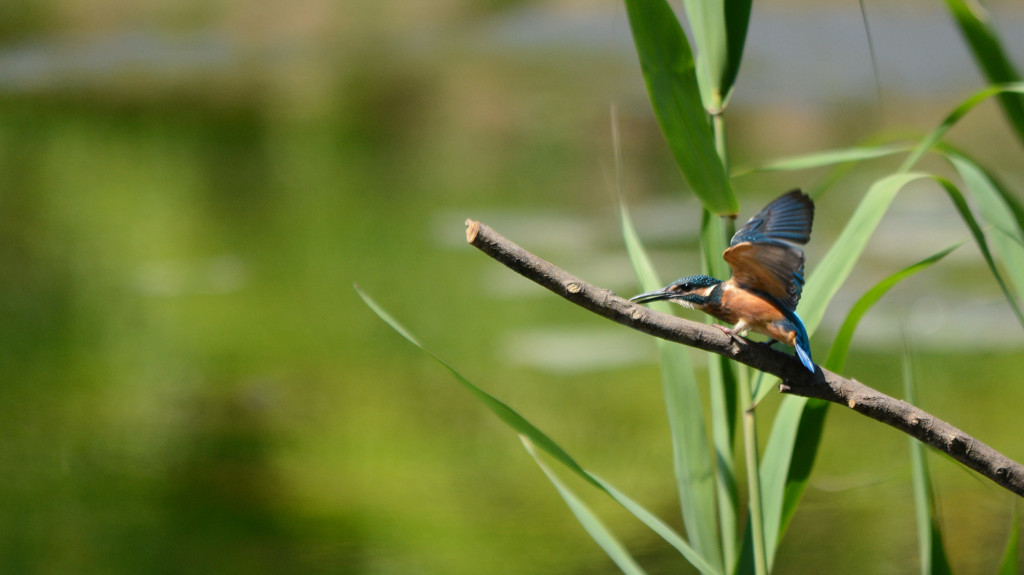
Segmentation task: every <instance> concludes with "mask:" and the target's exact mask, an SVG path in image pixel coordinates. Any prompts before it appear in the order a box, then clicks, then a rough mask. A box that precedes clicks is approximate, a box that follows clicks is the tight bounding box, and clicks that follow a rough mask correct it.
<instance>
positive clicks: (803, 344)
mask: <svg viewBox="0 0 1024 575" xmlns="http://www.w3.org/2000/svg"><path fill="white" fill-rule="evenodd" d="M790 314H792V315H793V317H792V318H790V321H791V322H793V325H794V326H795V327H796V345H795V346H794V348H795V349H796V356H797V357H798V358H800V363H802V364H804V367H806V368H807V369H809V370H811V373H814V362H813V361H811V340H810V338H808V337H807V328H805V327H804V322H803V321H802V320H801V319H800V316H798V315H796V312H788V313H787V314H786V315H790Z"/></svg>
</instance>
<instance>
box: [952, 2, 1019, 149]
mask: <svg viewBox="0 0 1024 575" xmlns="http://www.w3.org/2000/svg"><path fill="white" fill-rule="evenodd" d="M946 6H948V7H949V11H950V12H952V14H953V18H955V19H956V24H957V26H958V27H959V28H960V33H961V34H963V36H964V38H965V39H966V40H967V43H968V44H969V45H970V47H971V53H972V54H973V55H974V61H975V62H977V64H978V66H980V67H981V69H982V71H983V72H984V73H985V77H986V78H988V81H989V82H990V83H992V84H1004V83H1008V82H1020V80H1021V78H1020V74H1019V73H1017V69H1016V68H1015V67H1014V65H1013V62H1011V61H1010V58H1009V56H1007V54H1006V51H1005V50H1004V49H1003V46H1002V44H1001V43H1000V42H999V36H998V35H996V31H995V29H994V28H993V27H992V26H991V25H990V24H989V22H988V14H986V13H985V12H984V9H983V8H982V7H981V5H979V4H978V2H971V3H970V4H969V5H968V2H966V1H965V0H946ZM999 105H1000V106H1001V107H1002V109H1003V114H1005V115H1006V118H1007V120H1009V121H1010V124H1011V125H1012V126H1013V127H1014V133H1015V134H1017V138H1018V139H1019V140H1020V141H1021V142H1022V143H1024V97H1021V96H1020V95H1019V94H1000V95H999Z"/></svg>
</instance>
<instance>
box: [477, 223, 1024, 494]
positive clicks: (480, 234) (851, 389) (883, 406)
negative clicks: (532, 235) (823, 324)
mask: <svg viewBox="0 0 1024 575" xmlns="http://www.w3.org/2000/svg"><path fill="white" fill-rule="evenodd" d="M466 241H467V242H469V244H470V245H472V246H474V247H476V248H477V249H479V250H480V251H482V252H484V253H485V254H487V255H489V256H491V257H492V258H494V259H495V260H497V261H499V262H501V263H502V264H505V265H506V266H507V267H508V268H510V269H511V270H512V271H514V272H516V273H518V274H520V275H522V276H524V277H526V278H528V279H530V280H533V281H534V282H536V283H537V284H540V285H541V286H543V287H545V288H547V289H549V290H551V291H552V292H554V293H556V294H558V295H560V296H562V297H563V298H565V299H567V300H569V301H571V302H572V303H574V304H576V305H579V306H581V307H583V308H586V309H588V310H590V311H592V312H594V313H596V314H598V315H600V316H603V317H606V318H608V319H610V320H612V321H614V322H616V323H619V324H622V325H624V326H627V327H631V328H633V329H635V330H638V331H642V332H644V333H647V334H650V335H653V336H655V337H660V338H662V339H665V340H668V341H672V342H676V343H681V344H683V345H687V346H690V347H695V348H698V349H702V350H705V351H709V352H712V353H717V354H719V355H723V356H725V357H728V358H730V359H733V360H735V361H738V362H740V363H744V364H746V365H749V366H751V367H753V368H755V369H759V370H761V371H763V372H765V373H770V374H772V375H775V376H778V377H779V378H780V379H782V383H781V384H779V391H780V392H782V393H789V394H793V395H799V396H803V397H811V398H818V399H824V400H827V401H831V402H833V403H838V404H840V405H843V406H846V407H848V408H850V409H852V410H854V411H856V412H858V413H861V414H864V415H866V416H868V417H870V418H871V419H874V420H876V421H880V422H882V423H884V424H886V425H889V426H891V427H894V428H896V429H898V430H900V431H902V432H903V433H906V434H908V435H911V436H913V437H915V438H917V439H918V440H920V441H922V442H923V443H925V444H926V445H930V446H932V447H934V448H935V449H938V450H939V451H942V452H944V453H946V454H947V455H949V456H950V457H952V458H953V459H955V460H957V461H959V462H960V463H963V464H964V465H966V466H967V467H970V468H971V469H973V470H975V471H977V472H978V473H980V474H982V475H984V476H985V477H987V478H989V479H991V480H992V481H994V482H996V483H997V484H999V485H1001V486H1003V487H1005V488H1006V489H1009V490H1010V491H1012V492H1014V493H1016V494H1017V495H1019V496H1022V497H1024V466H1022V465H1021V464H1020V463H1017V462H1016V461H1013V460H1012V459H1010V458H1008V457H1006V456H1005V455H1003V454H1001V453H999V452H998V451H996V450H995V449H993V448H991V447H989V446H988V445H986V444H984V443H982V442H981V441H978V440H977V439H975V438H974V437H971V436H970V435H968V434H967V433H964V432H963V431H961V430H960V429H957V428H956V427H954V426H952V425H950V424H949V423H946V422H945V421H943V420H941V419H939V418H937V417H935V416H934V415H931V414H929V413H928V412H926V411H924V410H922V409H919V408H917V407H914V406H913V405H910V404H909V403H907V402H905V401H902V400H899V399H896V398H893V397H890V396H888V395H886V394H884V393H882V392H880V391H877V390H875V389H872V388H870V387H868V386H866V385H864V384H863V383H861V382H859V381H857V380H855V379H847V378H844V377H842V376H840V375H837V374H835V373H832V372H831V371H828V370H825V369H823V368H821V367H820V366H819V367H818V370H817V371H815V372H814V374H811V373H810V372H808V371H807V369H806V368H804V367H803V366H802V365H801V364H800V362H799V361H796V360H795V359H794V358H793V357H792V356H790V355H787V354H785V353H783V352H781V351H776V350H774V349H771V348H769V347H768V346H767V345H764V344H760V343H754V342H747V341H746V340H743V341H737V340H735V339H733V338H731V337H729V336H727V335H726V334H724V333H722V331H721V330H717V329H714V328H712V327H710V326H708V325H706V324H702V323H697V322H693V321H689V320H685V319H682V318H678V317H675V316H671V315H666V314H663V313H659V312H656V311H653V310H650V309H648V308H646V307H643V306H639V305H636V304H634V303H632V302H630V301H629V300H626V299H623V298H621V297H619V296H617V295H615V293H613V292H612V291H611V290H607V289H601V288H598V287H596V286H592V285H590V284H588V283H586V282H584V281H583V280H581V279H579V278H577V277H575V276H573V275H571V274H569V273H568V272H566V271H564V270H562V269H560V268H558V267H557V266H555V265H553V264H551V263H550V262H547V261H545V260H543V259H541V258H539V257H537V256H535V255H533V254H532V253H530V252H528V251H526V250H524V249H523V248H521V247H519V246H518V245H516V244H514V243H513V242H511V241H509V240H507V239H505V238H504V237H502V236H501V235H500V234H498V233H497V232H495V231H494V230H493V229H491V228H489V227H488V226H486V225H484V224H482V223H480V222H477V221H474V220H466Z"/></svg>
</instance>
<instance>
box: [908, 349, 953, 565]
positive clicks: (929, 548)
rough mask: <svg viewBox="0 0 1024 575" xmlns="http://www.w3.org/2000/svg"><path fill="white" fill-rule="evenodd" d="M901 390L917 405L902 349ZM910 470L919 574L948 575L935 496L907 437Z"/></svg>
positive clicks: (924, 464) (923, 461) (921, 456)
mask: <svg viewBox="0 0 1024 575" xmlns="http://www.w3.org/2000/svg"><path fill="white" fill-rule="evenodd" d="M903 389H904V390H905V393H906V396H907V401H908V402H910V403H911V404H914V405H916V404H917V398H916V397H915V392H914V370H913V367H912V366H911V361H910V352H909V351H908V350H907V348H906V347H904V348H903ZM907 441H909V442H910V467H911V472H912V475H913V482H914V509H915V510H916V512H917V513H916V514H917V540H918V545H919V547H918V550H919V552H920V559H921V574H922V575H949V574H951V573H952V572H953V569H952V567H951V566H950V564H949V558H948V557H946V549H945V546H943V544H942V528H941V526H940V525H939V521H938V518H937V517H936V513H935V495H934V493H933V492H932V482H931V474H930V473H929V471H928V459H927V457H926V456H927V453H925V448H924V444H923V443H921V442H920V441H918V440H917V439H915V438H913V437H910V438H908V440H907Z"/></svg>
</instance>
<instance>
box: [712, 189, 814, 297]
mask: <svg viewBox="0 0 1024 575" xmlns="http://www.w3.org/2000/svg"><path fill="white" fill-rule="evenodd" d="M813 221H814V202H812V201H811V198H809V197H807V195H806V194H804V193H802V192H800V191H799V190H793V191H792V192H789V193H788V194H785V195H783V196H781V197H779V198H778V199H776V200H775V201H773V202H772V203H770V204H768V205H767V206H765V208H764V209H763V210H761V211H760V212H758V213H757V215H755V216H754V217H752V218H750V221H748V222H747V223H746V224H744V225H743V227H742V228H740V229H739V231H738V232H736V235H734V236H733V237H732V241H731V242H730V243H729V245H730V247H729V249H727V250H725V253H723V254H722V257H723V258H724V259H725V261H726V262H728V263H729V267H731V268H732V279H733V281H735V282H736V283H737V284H739V285H740V286H741V287H744V288H747V289H753V290H757V291H760V292H763V293H765V294H767V295H769V296H771V297H773V298H775V299H776V300H777V301H778V302H779V303H780V304H782V305H784V306H786V307H787V308H789V310H790V311H794V310H795V309H796V304H797V303H799V302H800V294H801V293H802V292H803V287H804V251H803V249H801V248H800V246H801V245H803V244H806V243H807V241H808V240H810V239H811V223H812V222H813Z"/></svg>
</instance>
